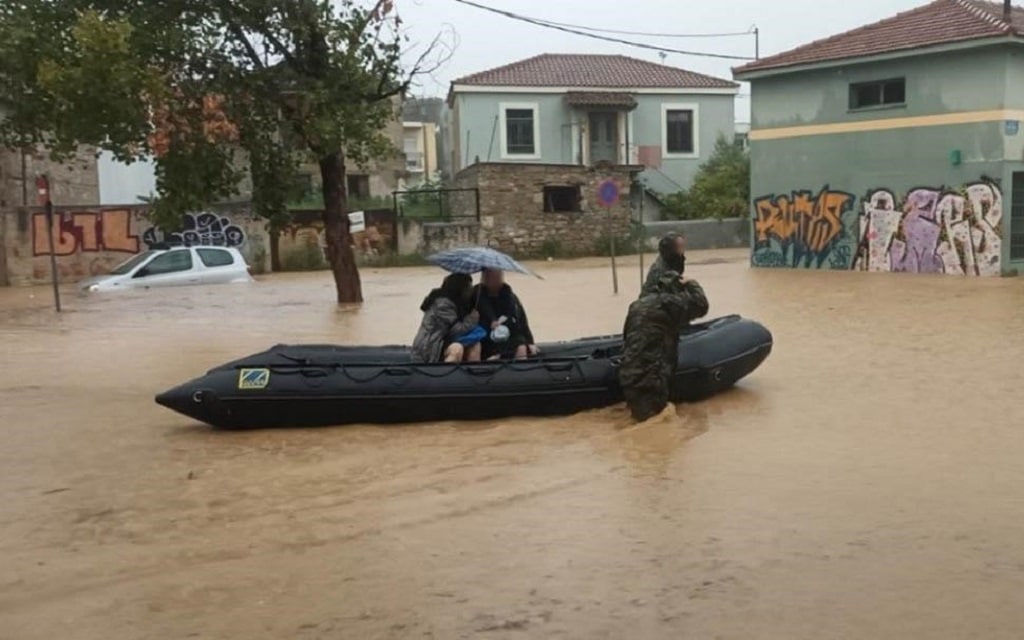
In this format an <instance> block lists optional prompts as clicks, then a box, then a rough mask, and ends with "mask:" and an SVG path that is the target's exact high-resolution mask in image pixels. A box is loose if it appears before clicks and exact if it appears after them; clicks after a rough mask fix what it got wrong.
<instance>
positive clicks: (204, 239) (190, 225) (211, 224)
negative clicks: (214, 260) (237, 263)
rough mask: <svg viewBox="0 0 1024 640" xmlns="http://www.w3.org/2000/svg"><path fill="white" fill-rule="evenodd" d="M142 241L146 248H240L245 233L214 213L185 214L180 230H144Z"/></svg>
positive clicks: (243, 242)
mask: <svg viewBox="0 0 1024 640" xmlns="http://www.w3.org/2000/svg"><path fill="white" fill-rule="evenodd" d="M142 241H143V242H144V243H146V246H147V247H152V246H153V245H155V244H159V243H161V242H181V243H184V244H190V245H193V246H216V247H240V246H242V245H243V244H245V231H244V230H243V229H242V227H240V226H238V225H236V224H234V223H233V222H231V219H230V218H228V217H227V216H222V215H218V214H216V213H210V212H202V213H186V214H185V216H184V219H183V221H182V230H181V231H175V232H170V233H167V232H164V231H163V230H161V229H158V228H156V227H150V228H149V229H146V231H145V233H143V234H142Z"/></svg>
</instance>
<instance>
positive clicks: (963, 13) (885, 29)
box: [733, 0, 1024, 75]
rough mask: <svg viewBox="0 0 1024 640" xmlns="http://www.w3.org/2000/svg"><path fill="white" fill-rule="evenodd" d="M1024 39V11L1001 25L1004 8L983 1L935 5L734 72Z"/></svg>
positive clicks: (942, 1)
mask: <svg viewBox="0 0 1024 640" xmlns="http://www.w3.org/2000/svg"><path fill="white" fill-rule="evenodd" d="M1022 34H1024V9H1022V8H1020V7H1013V8H1012V10H1011V13H1010V21H1009V22H1006V21H1004V20H1003V5H1002V4H999V3H995V2H984V1H981V0H935V1H934V2H931V3H929V4H926V5H924V6H921V7H917V8H916V9H910V10H909V11H904V12H902V13H898V14H896V15H895V16H892V17H891V18H886V19H885V20H881V21H879V22H875V23H872V24H869V25H865V26H863V27H859V28H857V29H854V30H853V31H847V32H845V33H840V34H839V35H835V36H831V37H829V38H825V39H823V40H816V41H814V42H811V43H809V44H805V45H803V46H800V47H797V48H796V49H792V50H790V51H785V52H783V53H779V54H776V55H774V56H769V57H767V58H761V59H760V60H755V61H754V62H749V63H747V64H745V65H742V66H739V67H736V68H735V69H733V73H734V74H737V75H740V74H744V73H747V72H751V71H761V70H766V69H776V68H780V67H789V66H793V65H801V64H815V63H818V62H828V61H832V60H843V59H846V58H859V57H862V56H872V55H880V54H884V53H891V52H895V51H905V50H908V49H919V48H922V47H929V46H935V45H943V44H949V43H953V42H965V41H968V40H978V39H981V38H993V37H1000V36H1004V37H1005V36H1019V35H1022Z"/></svg>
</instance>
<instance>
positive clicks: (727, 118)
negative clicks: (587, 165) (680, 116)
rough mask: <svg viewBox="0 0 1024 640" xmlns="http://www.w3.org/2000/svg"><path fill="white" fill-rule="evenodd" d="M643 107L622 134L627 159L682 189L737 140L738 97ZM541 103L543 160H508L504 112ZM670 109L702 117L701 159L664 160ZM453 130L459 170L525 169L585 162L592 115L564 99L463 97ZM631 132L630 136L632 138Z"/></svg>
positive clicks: (663, 99) (676, 98)
mask: <svg viewBox="0 0 1024 640" xmlns="http://www.w3.org/2000/svg"><path fill="white" fill-rule="evenodd" d="M634 98H635V99H636V102H637V107H636V109H635V110H634V111H632V112H630V113H629V114H628V115H627V116H626V123H625V125H626V126H625V127H624V128H623V130H622V131H621V132H620V136H619V144H620V147H623V148H624V146H625V143H626V138H627V137H628V140H629V151H628V155H627V153H626V152H625V151H623V152H622V158H623V159H628V160H629V161H630V162H635V163H646V164H648V165H649V166H650V167H652V168H656V169H660V170H661V171H662V172H664V173H665V174H666V175H667V176H669V177H670V178H671V179H672V180H673V181H675V182H676V183H678V184H679V185H681V186H682V187H687V186H689V185H690V184H691V183H692V181H693V176H694V174H695V173H696V172H697V168H698V167H699V166H700V165H701V164H702V163H703V162H705V161H706V160H707V158H708V157H709V156H710V154H711V152H712V151H713V150H714V146H715V139H716V137H717V136H718V135H720V134H721V135H725V136H726V137H727V138H729V139H732V137H733V134H734V126H735V125H734V119H735V116H734V103H735V96H733V95H713V94H650V93H645V94H637V95H635V96H634ZM503 103H504V104H511V103H520V104H535V105H536V107H537V117H538V122H539V126H538V135H539V141H540V158H539V159H537V158H529V159H522V160H519V159H516V158H515V157H503V155H502V147H501V141H502V132H501V118H500V110H501V105H502V104H503ZM667 105H679V106H680V107H681V108H692V109H694V111H695V112H696V120H697V122H696V136H695V137H696V141H697V149H696V152H697V153H696V157H691V158H672V157H664V155H665V154H664V153H663V145H662V142H663V140H662V132H663V129H664V122H663V121H664V117H663V112H662V109H663V107H664V106H667ZM453 113H454V118H453V124H452V126H453V127H454V128H456V129H457V130H456V131H454V132H453V135H454V137H455V140H456V141H457V143H458V149H457V151H456V157H457V158H458V166H456V170H459V169H462V168H466V167H468V166H470V165H472V164H473V163H474V162H475V161H476V159H477V158H479V160H480V162H484V163H487V162H520V163H523V164H538V163H544V164H577V163H578V162H579V147H580V144H581V142H580V136H581V135H582V136H583V138H584V140H583V145H584V147H585V146H586V135H587V134H586V122H587V112H586V111H585V110H581V109H570V108H569V107H568V106H567V105H566V104H565V96H564V95H563V94H552V93H536V94H531V93H458V94H456V96H455V109H454V111H453ZM627 131H628V135H627Z"/></svg>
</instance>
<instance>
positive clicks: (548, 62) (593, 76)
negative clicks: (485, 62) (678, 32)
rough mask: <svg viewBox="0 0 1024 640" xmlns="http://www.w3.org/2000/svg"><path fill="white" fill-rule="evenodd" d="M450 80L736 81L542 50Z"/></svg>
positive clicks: (640, 84)
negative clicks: (502, 64)
mask: <svg viewBox="0 0 1024 640" xmlns="http://www.w3.org/2000/svg"><path fill="white" fill-rule="evenodd" d="M452 84H462V85H478V86H502V87H576V88H604V89H732V88H735V87H736V86H738V85H737V84H736V83H735V82H731V81H729V80H724V79H722V78H716V77H714V76H706V75H704V74H702V73H695V72H693V71H687V70H686V69H678V68H676V67H668V66H665V65H663V64H657V63H655V62H647V61H646V60H638V59H636V58H630V57H628V56H610V55H597V54H577V53H543V54H541V55H539V56H534V57H532V58H527V59H526V60H520V61H519V62H513V63H512V64H506V65H504V66H501V67H495V68H493V69H488V70H487V71H481V72H479V73H474V74H472V75H468V76H465V77H462V78H459V79H458V80H454V81H453V82H452Z"/></svg>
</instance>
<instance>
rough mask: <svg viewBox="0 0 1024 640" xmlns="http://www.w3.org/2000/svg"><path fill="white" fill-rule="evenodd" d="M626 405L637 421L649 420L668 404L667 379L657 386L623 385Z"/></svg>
mask: <svg viewBox="0 0 1024 640" xmlns="http://www.w3.org/2000/svg"><path fill="white" fill-rule="evenodd" d="M622 392H623V394H624V395H625V396H626V406H628V407H629V412H630V414H632V416H633V419H634V420H636V421H637V422H643V421H644V420H649V419H651V418H653V417H654V416H656V415H658V414H659V413H661V412H662V411H664V410H665V407H667V406H668V380H665V384H663V385H659V386H644V387H625V388H623V389H622Z"/></svg>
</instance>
